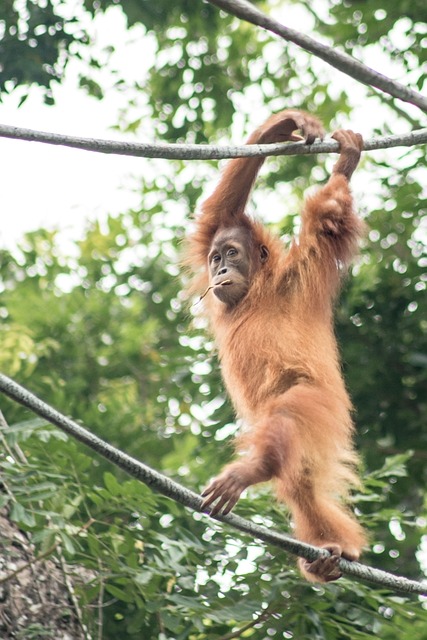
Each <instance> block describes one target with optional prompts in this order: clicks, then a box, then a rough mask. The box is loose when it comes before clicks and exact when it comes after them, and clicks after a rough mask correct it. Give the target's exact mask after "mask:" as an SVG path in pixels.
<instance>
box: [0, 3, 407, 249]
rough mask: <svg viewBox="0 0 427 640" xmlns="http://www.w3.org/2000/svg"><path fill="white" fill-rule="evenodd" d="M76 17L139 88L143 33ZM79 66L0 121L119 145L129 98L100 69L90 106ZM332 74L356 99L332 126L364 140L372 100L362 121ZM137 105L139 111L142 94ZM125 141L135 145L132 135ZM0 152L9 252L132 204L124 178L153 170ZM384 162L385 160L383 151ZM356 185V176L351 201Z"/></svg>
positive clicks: (141, 164)
mask: <svg viewBox="0 0 427 640" xmlns="http://www.w3.org/2000/svg"><path fill="white" fill-rule="evenodd" d="M298 15H299V14H298V9H297V7H294V6H293V7H292V11H288V12H287V24H289V25H290V26H294V28H298V20H299V18H298ZM290 18H292V22H293V23H294V24H293V25H292V24H291V21H290ZM82 19H84V20H86V23H87V26H88V29H90V30H91V31H92V34H93V37H94V39H95V41H96V45H95V46H96V49H97V51H98V53H99V52H101V51H102V49H103V48H104V47H106V46H109V45H112V44H113V45H114V46H115V48H116V51H115V53H114V55H113V57H112V59H111V65H112V66H113V67H114V68H116V69H118V70H119V71H120V78H122V79H124V80H126V79H129V80H130V81H131V82H134V81H135V80H138V82H139V83H140V85H142V86H143V83H144V78H145V77H146V73H147V70H148V67H149V64H150V61H152V60H153V55H155V49H154V44H153V39H152V38H151V37H150V36H147V35H146V34H145V33H144V30H143V28H142V27H134V28H132V30H131V31H130V32H129V31H127V27H126V22H125V19H124V17H123V14H122V12H121V9H120V8H119V7H114V8H110V9H109V10H108V11H107V13H106V14H102V15H99V16H98V17H97V18H96V20H95V21H94V22H88V19H87V18H85V16H84V15H83V16H82ZM305 27H306V28H307V25H305ZM79 64H81V63H79V62H77V61H73V62H71V63H70V65H69V67H68V68H67V74H66V80H65V82H64V83H63V84H62V85H61V86H57V87H55V99H56V104H55V105H54V106H50V107H49V106H46V105H44V104H43V100H42V97H41V91H40V90H39V89H38V88H37V87H34V88H32V89H31V93H30V97H29V98H28V100H27V101H26V102H25V103H24V104H23V106H22V107H20V108H19V109H18V106H17V105H18V103H19V99H20V96H21V90H18V91H17V92H15V93H13V94H12V95H10V96H4V97H3V102H2V103H0V123H3V124H8V125H15V126H20V127H26V128H29V129H39V130H45V131H51V132H57V133H62V134H69V135H76V136H84V137H92V138H104V139H105V138H110V139H124V134H120V133H119V132H118V131H113V130H112V129H111V127H112V126H113V125H116V124H117V121H118V114H119V111H120V110H121V109H125V108H126V106H127V101H129V99H130V98H132V97H135V95H134V94H133V95H129V93H127V92H126V91H125V92H120V91H118V90H117V89H116V88H114V86H113V84H112V82H113V81H112V79H111V74H110V72H109V71H107V70H106V71H101V78H100V79H101V84H102V86H107V87H108V86H110V89H109V90H107V91H106V93H105V96H104V98H103V99H102V100H96V99H95V98H91V97H89V96H87V95H86V94H85V92H84V91H83V90H82V89H80V88H79V87H78V71H79ZM312 64H313V65H320V67H319V68H321V69H324V68H325V63H323V62H321V61H318V60H316V59H315V58H313V59H312ZM335 73H336V74H337V76H334V77H336V80H337V82H338V80H339V83H338V84H334V83H331V90H334V88H335V89H337V90H338V89H339V90H341V89H343V88H344V87H347V86H348V87H349V90H351V91H352V92H353V94H354V93H355V88H356V89H357V94H360V96H359V98H358V99H357V96H356V95H354V96H353V98H354V102H355V103H356V104H357V103H359V109H355V111H354V112H353V114H352V122H351V123H347V122H340V121H339V122H338V126H351V127H352V128H356V129H358V130H360V131H361V132H362V133H364V134H365V135H371V134H372V129H373V127H374V126H375V125H379V124H380V122H381V121H382V119H383V116H382V115H380V114H382V109H381V108H379V109H378V112H375V111H374V110H375V103H374V102H373V103H372V105H371V111H370V114H369V118H366V111H365V107H364V105H365V91H364V89H363V88H362V87H361V86H360V85H357V83H355V82H354V81H353V80H351V79H349V78H347V77H346V76H345V75H343V74H340V73H339V72H335ZM391 75H393V74H391ZM138 100H141V103H142V105H144V96H143V95H142V93H141V94H140V96H139V97H138ZM242 100H246V102H247V96H244V95H242ZM372 107H373V108H374V110H373V109H372ZM142 108H143V106H142ZM238 108H239V107H238V106H237V109H238ZM246 108H247V104H246ZM132 111H133V112H132V116H135V117H137V116H138V111H137V109H136V108H133V110H132ZM255 115H256V114H254V117H255ZM375 120H378V122H375ZM325 124H326V125H328V123H325ZM400 128H401V130H405V129H406V128H407V127H405V125H404V124H403V126H402V125H400ZM142 136H143V137H142ZM128 139H133V140H135V138H134V137H133V138H128ZM139 140H144V141H152V137H151V136H150V134H149V132H145V133H144V134H141V137H140V138H139ZM0 153H1V157H2V160H3V162H2V176H1V180H0V185H1V186H0V202H1V205H2V213H3V218H2V219H3V224H2V225H1V227H0V247H3V246H7V247H9V248H12V247H13V246H14V245H15V244H16V242H17V241H18V240H19V238H21V237H22V234H23V233H24V232H25V231H28V230H33V229H37V228H40V227H48V228H52V227H59V228H61V229H62V230H64V233H63V234H62V235H63V236H65V237H70V238H73V237H76V236H77V235H79V234H80V232H81V230H82V228H83V227H84V222H85V220H87V219H88V218H93V217H101V218H102V217H103V216H105V214H106V213H118V212H119V211H126V210H127V209H129V208H131V207H132V206H138V204H139V195H138V192H137V189H134V188H133V187H134V186H136V185H137V181H136V180H133V179H132V178H138V177H141V176H142V175H143V174H144V173H145V174H146V173H147V172H148V171H150V168H152V167H153V161H150V160H145V159H138V158H128V157H124V156H114V155H105V154H99V153H89V152H87V151H79V150H76V149H68V148H65V147H60V146H52V145H46V144H42V143H34V142H32V143H30V142H24V141H18V140H8V139H6V138H0ZM388 156H389V158H390V157H392V155H391V153H390V151H389V152H388ZM364 179H365V180H366V175H365V178H364ZM357 181H358V176H357V175H356V177H355V181H354V189H355V192H356V195H357V191H358V186H357Z"/></svg>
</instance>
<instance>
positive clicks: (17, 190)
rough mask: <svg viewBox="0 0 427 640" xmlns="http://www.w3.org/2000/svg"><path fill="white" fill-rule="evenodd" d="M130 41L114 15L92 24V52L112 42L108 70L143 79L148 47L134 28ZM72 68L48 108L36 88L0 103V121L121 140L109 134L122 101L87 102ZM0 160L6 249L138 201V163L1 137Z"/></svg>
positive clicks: (74, 231) (1, 239) (110, 96)
mask: <svg viewBox="0 0 427 640" xmlns="http://www.w3.org/2000/svg"><path fill="white" fill-rule="evenodd" d="M133 34H134V40H135V42H129V34H128V33H127V34H126V25H125V21H124V19H123V16H122V13H121V11H120V10H119V9H113V10H111V11H108V12H107V15H105V16H100V17H99V18H98V19H97V21H96V37H97V41H98V48H102V46H106V45H107V44H111V43H114V44H115V45H116V47H117V51H116V53H115V54H114V57H113V64H114V65H115V66H117V67H118V68H121V69H122V70H123V77H126V76H128V77H132V78H140V77H142V76H143V75H144V73H145V70H144V65H143V64H142V63H141V61H144V60H145V61H146V60H147V53H148V52H147V48H148V49H149V48H150V41H149V39H147V37H145V38H144V37H143V31H142V29H139V32H138V29H136V30H135V29H134V30H133ZM78 65H79V63H78V62H74V61H73V62H72V63H71V64H70V65H69V67H68V69H67V74H66V81H65V82H64V83H63V85H61V86H57V87H55V99H56V104H55V105H54V106H46V105H45V104H44V103H43V100H42V95H41V91H40V90H39V89H38V88H37V87H33V88H32V89H31V92H30V97H29V98H28V99H27V101H26V102H25V103H24V104H23V105H22V106H21V107H20V108H18V103H19V99H20V96H21V91H20V90H18V91H17V92H15V93H12V94H11V95H6V96H2V98H3V102H2V103H0V122H1V123H2V124H8V125H13V126H19V127H26V128H29V129H39V130H45V131H52V132H56V133H62V134H69V135H76V136H84V137H93V138H109V139H124V135H123V134H120V133H119V132H117V131H112V130H111V127H112V126H113V125H115V124H116V123H117V120H118V112H119V110H120V109H121V108H124V107H125V105H126V102H125V99H126V96H125V95H123V94H120V93H119V92H117V91H116V90H114V89H113V88H112V89H110V90H109V91H107V92H106V94H105V97H104V98H103V99H102V100H96V99H95V98H91V97H89V96H87V95H86V94H85V92H84V91H83V90H82V89H80V88H79V87H78V78H77V72H78ZM145 66H147V65H145ZM106 84H107V86H108V80H107V79H106ZM132 139H135V138H132ZM0 154H1V158H2V173H1V180H0V185H1V186H0V202H1V208H2V220H3V224H2V225H1V228H0V246H1V247H4V246H7V247H9V248H11V247H13V245H14V244H15V243H16V241H17V240H18V239H19V238H20V237H22V234H23V232H25V231H28V230H33V229H37V228H40V227H43V226H46V227H49V228H52V227H61V228H65V230H66V235H69V236H70V237H73V236H75V235H78V232H79V231H80V230H81V229H82V228H83V226H84V221H85V220H86V219H87V218H88V217H94V216H98V215H101V216H102V215H103V214H105V213H109V212H113V213H116V212H118V211H124V210H127V209H128V208H130V207H131V206H136V205H137V203H138V201H139V198H138V194H137V193H136V191H134V190H132V188H131V185H132V184H133V181H132V180H130V178H129V176H135V177H137V176H140V175H141V174H142V172H143V167H144V163H146V161H145V160H141V159H138V158H127V157H123V156H114V155H105V154H99V153H88V152H86V151H79V150H77V149H67V148H65V147H59V146H51V145H46V144H42V143H36V142H25V141H20V140H9V139H6V138H0ZM122 186H125V188H121V187H122Z"/></svg>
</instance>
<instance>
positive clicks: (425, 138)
mask: <svg viewBox="0 0 427 640" xmlns="http://www.w3.org/2000/svg"><path fill="white" fill-rule="evenodd" d="M0 138H11V139H15V140H26V141H27V142H42V143H44V144H51V145H59V146H64V147H71V148H73V149H81V150H84V151H93V152H95V153H106V154H116V155H122V156H135V157H139V158H165V159H168V160H221V159H223V158H224V159H225V158H243V157H253V156H261V157H265V156H281V155H286V156H288V155H304V154H316V153H338V152H339V144H338V142H337V141H336V140H331V139H330V140H325V141H323V142H315V143H314V144H312V145H308V144H305V143H303V142H293V143H292V142H291V143H289V142H285V143H283V142H282V143H274V144H249V145H239V146H230V145H228V146H222V145H213V144H179V143H174V144H167V143H156V144H150V143H146V142H122V141H118V140H102V139H99V138H83V137H80V136H69V135H64V134H61V133H51V132H49V131H37V130H35V129H25V128H23V127H14V126H11V125H6V124H0ZM426 143H427V128H425V129H418V130H415V131H410V132H408V133H404V134H394V135H386V136H379V137H377V138H371V139H367V140H365V141H364V150H365V151H377V150H379V149H388V148H390V147H401V146H402V147H410V146H413V145H417V144H426Z"/></svg>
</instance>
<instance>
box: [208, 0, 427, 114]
mask: <svg viewBox="0 0 427 640" xmlns="http://www.w3.org/2000/svg"><path fill="white" fill-rule="evenodd" d="M208 2H210V3H211V4H214V5H215V6H217V7H219V8H220V9H223V10H224V11H226V12H227V13H230V14H231V15H233V16H236V17H238V18H241V19H242V20H246V21H247V22H251V23H252V24H255V25H257V26H259V27H263V28H264V29H266V30H267V31H271V32H272V33H274V34H276V35H278V36H280V37H281V38H284V39H285V40H289V41H290V42H293V43H294V44H297V45H298V46H300V47H301V48H302V49H305V50H306V51H309V52H310V53H313V54H314V55H315V56H317V57H318V58H321V59H322V60H324V61H325V62H327V63H328V64H330V65H331V66H332V67H335V68H336V69H339V71H342V72H343V73H345V74H347V75H348V76H351V77H352V78H354V79H355V80H358V81H359V82H361V83H362V84H366V85H368V86H373V87H376V88H377V89H380V90H381V91H384V92H385V93H388V94H389V95H391V96H393V97H394V98H399V99H400V100H403V101H404V102H409V103H411V104H414V105H416V106H417V107H419V108H420V109H422V110H423V111H425V112H427V98H426V97H425V96H423V95H422V94H421V93H418V92H417V91H413V90H412V89H409V88H408V87H406V86H405V85H403V84H401V83H400V82H396V81H395V80H391V79H390V78H387V77H386V76H384V75H383V74H382V73H379V72H378V71H374V69H371V68H370V67H367V66H366V65H364V64H363V63H362V62H359V60H356V58H352V57H351V56H349V55H348V54H347V53H343V52H341V51H339V50H338V49H336V48H332V47H328V46H327V45H325V44H322V43H321V42H317V40H314V38H310V37H309V36H306V35H303V34H302V33H300V32H299V31H296V30H295V29H290V28H289V27H285V26H284V25H283V24H281V23H280V22H278V20H275V19H274V18H272V17H270V16H268V15H266V14H265V13H263V12H262V11H260V10H259V9H257V7H255V6H254V5H253V4H252V3H251V2H247V0H208Z"/></svg>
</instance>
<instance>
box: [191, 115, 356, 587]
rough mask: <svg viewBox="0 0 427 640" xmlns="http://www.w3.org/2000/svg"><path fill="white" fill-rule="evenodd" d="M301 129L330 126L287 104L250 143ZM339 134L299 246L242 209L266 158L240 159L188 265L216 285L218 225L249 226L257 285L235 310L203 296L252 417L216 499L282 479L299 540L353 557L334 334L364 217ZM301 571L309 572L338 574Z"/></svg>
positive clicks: (225, 363) (235, 391)
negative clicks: (262, 258)
mask: <svg viewBox="0 0 427 640" xmlns="http://www.w3.org/2000/svg"><path fill="white" fill-rule="evenodd" d="M296 128H300V129H302V131H303V133H305V134H306V137H308V136H309V134H310V132H311V134H312V135H311V141H312V139H313V135H314V136H315V135H316V134H317V135H319V131H321V125H320V124H319V123H318V121H317V120H316V119H314V118H313V117H312V116H309V115H308V114H304V113H302V112H295V111H285V112H282V113H280V114H277V115H275V116H272V117H271V118H269V120H267V122H266V123H265V124H264V125H263V126H262V127H260V128H259V129H257V131H256V132H255V133H254V134H253V135H252V136H251V138H250V139H249V141H248V142H260V141H269V142H270V141H274V140H286V139H293V135H292V131H293V130H294V129H296ZM313 132H314V134H313ZM342 133H343V134H345V133H347V134H348V132H342ZM350 134H351V135H352V136H353V138H354V136H355V135H356V134H352V132H350ZM353 138H352V139H353ZM337 139H339V140H340V142H341V145H342V149H341V151H342V155H341V157H340V160H339V162H338V163H337V165H336V167H335V170H334V173H333V175H332V176H331V178H330V180H329V182H328V183H327V184H326V185H325V186H324V187H323V188H322V189H321V190H320V191H319V192H318V193H317V194H316V195H314V196H312V197H310V198H309V199H308V200H307V202H306V204H305V207H304V210H303V214H302V229H301V234H300V238H299V241H298V243H297V242H295V241H294V242H293V243H292V245H291V247H290V248H289V250H285V249H284V247H283V245H282V242H281V241H280V240H279V239H278V238H276V237H274V236H273V235H272V234H270V232H269V231H268V230H267V229H265V228H264V227H263V226H262V225H261V224H260V223H258V222H255V221H253V220H252V219H251V218H249V216H247V215H246V214H245V212H244V209H245V205H246V201H247V198H248V196H249V193H250V190H251V188H252V185H253V182H254V180H255V177H256V175H257V172H258V170H259V168H260V166H261V165H262V163H263V159H262V158H242V159H237V160H232V161H230V162H229V163H228V164H227V166H226V168H225V171H224V172H223V174H222V177H221V180H220V182H219V185H218V186H217V188H216V189H215V191H214V193H213V194H212V195H211V196H210V197H209V198H208V199H207V200H206V201H205V202H204V204H203V205H202V213H201V215H200V216H199V217H198V218H197V221H196V230H195V232H194V234H193V235H192V236H191V237H190V238H189V241H188V251H187V259H186V262H187V264H189V265H190V266H191V267H192V269H193V272H194V273H195V278H194V281H193V284H192V291H193V292H195V291H197V292H199V293H201V292H202V291H203V290H204V289H206V287H207V286H208V284H209V273H208V269H207V255H208V253H209V249H210V246H211V244H212V240H213V238H214V236H215V235H216V233H217V232H218V230H220V229H223V228H225V227H231V228H236V227H244V228H245V229H247V230H248V231H249V240H248V243H249V244H250V246H251V255H252V258H251V263H252V266H251V273H252V276H251V283H250V288H249V291H248V293H247V294H246V295H245V297H244V298H243V299H242V300H241V301H240V302H239V303H238V304H237V305H236V306H235V307H232V308H228V307H227V306H226V305H224V304H223V303H222V302H220V301H219V300H218V299H217V298H216V297H215V295H214V294H213V293H211V292H210V293H209V294H208V295H207V296H206V298H205V299H204V301H203V304H204V308H205V312H206V316H207V317H208V319H209V322H210V328H211V331H212V333H213V335H214V337H215V339H216V343H217V347H218V351H219V358H220V361H221V365H222V374H223V378H224V381H225V384H226V387H227V389H228V392H229V394H230V396H231V399H232V401H233V404H234V407H235V409H236V413H237V415H238V416H239V417H240V418H242V419H243V422H244V424H245V428H244V430H243V433H242V435H241V436H240V437H239V438H238V440H237V443H238V448H239V449H240V450H242V451H243V452H244V454H245V456H244V458H240V459H238V460H237V461H236V462H233V463H231V465H229V466H228V467H226V468H225V470H224V471H223V472H222V474H221V475H220V476H219V479H217V480H216V481H214V483H213V486H214V489H213V490H212V491H213V496H214V497H215V498H218V497H219V496H220V495H225V496H226V497H227V496H228V497H229V499H230V504H231V506H233V504H234V502H235V501H236V500H237V498H238V495H239V494H240V491H241V490H243V489H244V488H245V487H246V486H249V485H250V484H254V483H256V482H260V481H264V480H269V479H273V480H274V481H275V484H276V487H277V494H278V497H279V499H283V500H284V501H285V502H286V503H287V504H288V506H289V507H290V509H291V511H292V514H293V519H294V522H295V534H296V536H297V537H298V538H299V539H301V540H303V541H305V542H308V543H311V544H315V545H321V546H325V547H327V546H330V545H331V544H336V545H339V547H340V548H341V550H342V555H343V556H344V557H347V558H349V559H356V558H357V557H358V556H359V554H360V551H361V548H362V546H363V544H364V543H365V535H364V532H363V530H362V528H361V527H360V525H359V524H358V523H357V521H356V520H355V518H354V516H353V515H352V514H351V513H350V511H349V510H348V509H347V508H346V507H345V506H344V505H343V500H345V498H346V497H347V496H348V493H349V490H350V489H351V488H352V487H354V486H357V484H358V478H357V475H356V466H357V463H358V458H357V455H356V453H355V451H354V448H353V444H352V433H353V424H352V420H351V416H350V412H351V408H352V407H351V402H350V399H349V397H348V394H347V391H346V389H345V385H344V382H343V379H342V375H341V370H340V364H339V357H338V352H337V345H336V340H335V337H334V331H333V302H334V299H335V297H336V295H337V293H338V289H339V284H340V281H341V277H342V274H343V273H345V271H346V269H347V267H348V265H349V263H350V261H351V259H352V258H353V256H354V255H355V253H356V251H357V242H358V238H359V236H360V235H361V233H362V232H363V224H362V223H361V222H360V220H359V219H358V218H357V217H356V215H355V213H354V211H353V202H352V197H351V193H350V190H349V186H348V179H347V178H348V177H349V176H350V175H351V173H352V172H353V170H354V168H355V166H356V165H357V161H358V157H359V156H358V155H357V153H356V156H357V157H353V156H352V153H350V152H348V153H347V152H346V147H345V144H346V143H345V140H344V139H343V138H342V136H341V138H340V137H339V134H337ZM352 152H354V149H353V150H352ZM359 155H360V153H359ZM343 167H344V169H343ZM261 245H265V246H266V247H267V248H268V251H269V257H268V260H267V261H266V262H265V264H262V265H261V264H260V263H259V262H257V259H256V256H257V248H258V247H260V246H261ZM215 483H216V484H215ZM227 492H228V494H227ZM236 496H237V497H236ZM208 502H212V499H211V500H208ZM301 569H302V571H303V573H304V574H305V575H306V577H307V578H308V579H310V580H313V579H319V580H327V579H334V578H327V577H326V578H325V576H322V575H321V574H319V575H318V576H316V575H314V576H313V575H312V574H310V573H308V572H307V571H306V569H305V568H304V566H303V565H301Z"/></svg>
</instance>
